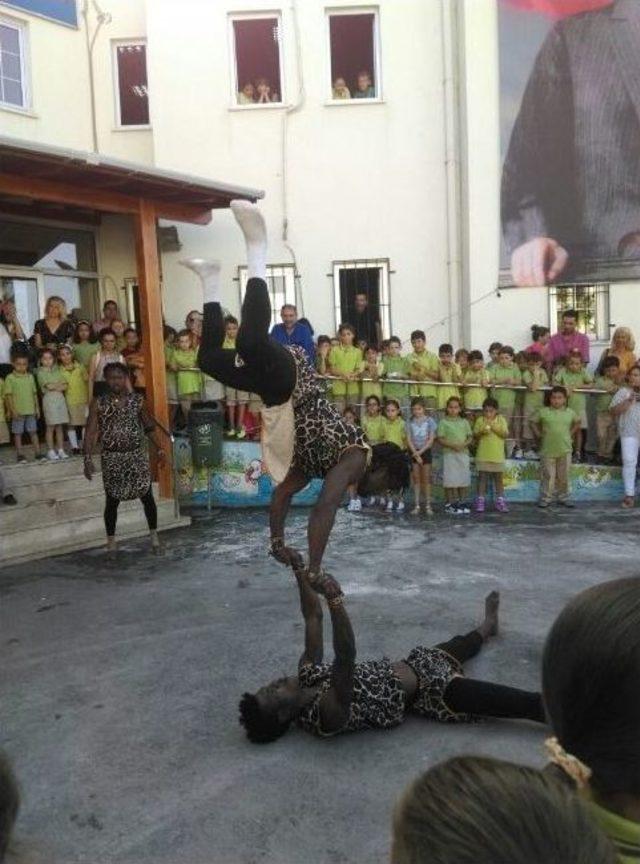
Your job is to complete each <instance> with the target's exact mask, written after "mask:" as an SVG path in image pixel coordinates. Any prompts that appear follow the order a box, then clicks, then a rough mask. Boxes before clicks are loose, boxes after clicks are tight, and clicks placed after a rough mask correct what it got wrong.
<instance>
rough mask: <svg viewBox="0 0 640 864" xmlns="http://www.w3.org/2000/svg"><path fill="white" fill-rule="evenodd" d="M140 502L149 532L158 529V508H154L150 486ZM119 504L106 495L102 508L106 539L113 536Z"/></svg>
mask: <svg viewBox="0 0 640 864" xmlns="http://www.w3.org/2000/svg"><path fill="white" fill-rule="evenodd" d="M140 500H141V501H142V506H143V507H144V515H145V516H146V517H147V525H148V526H149V531H155V530H156V529H157V527H158V508H157V507H156V502H155V500H154V497H153V490H152V489H151V486H149V488H148V489H147V491H146V492H145V494H144V495H142V496H141V498H140ZM119 504H120V501H119V499H118V498H111V496H110V495H107V500H106V503H105V507H104V524H105V527H106V529H107V537H114V536H115V533H116V522H117V521H118V505H119Z"/></svg>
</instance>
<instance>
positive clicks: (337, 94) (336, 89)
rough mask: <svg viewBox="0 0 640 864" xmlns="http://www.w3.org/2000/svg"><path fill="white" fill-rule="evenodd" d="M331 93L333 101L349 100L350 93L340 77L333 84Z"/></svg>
mask: <svg viewBox="0 0 640 864" xmlns="http://www.w3.org/2000/svg"><path fill="white" fill-rule="evenodd" d="M332 93H333V98H334V99H351V91H350V90H349V88H348V87H347V82H346V81H345V80H344V78H342V77H341V76H339V77H338V78H336V80H335V81H334V82H333V90H332Z"/></svg>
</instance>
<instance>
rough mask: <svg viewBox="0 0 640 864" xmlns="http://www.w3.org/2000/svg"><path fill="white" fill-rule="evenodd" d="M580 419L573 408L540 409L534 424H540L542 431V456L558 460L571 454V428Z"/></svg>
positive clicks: (534, 416)
mask: <svg viewBox="0 0 640 864" xmlns="http://www.w3.org/2000/svg"><path fill="white" fill-rule="evenodd" d="M578 419H579V417H578V415H577V414H576V412H575V411H572V410H571V408H540V409H539V410H538V411H537V412H536V413H535V414H534V415H533V421H534V423H539V424H540V427H541V429H542V445H541V447H540V455H541V456H550V457H551V458H553V459H556V458H558V457H559V456H566V455H567V453H571V450H572V449H573V446H572V445H573V442H572V440H571V427H572V426H573V424H574V423H575V421H576V420H578Z"/></svg>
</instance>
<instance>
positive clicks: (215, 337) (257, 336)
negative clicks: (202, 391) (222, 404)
mask: <svg viewBox="0 0 640 864" xmlns="http://www.w3.org/2000/svg"><path fill="white" fill-rule="evenodd" d="M270 323H271V302H270V300H269V289H268V288H267V283H266V282H265V281H264V279H249V281H248V283H247V291H246V294H245V296H244V302H243V304H242V320H241V322H240V328H239V330H238V338H237V339H236V351H234V350H232V349H225V348H223V347H222V343H223V341H224V335H225V332H224V318H223V316H222V307H221V306H220V304H219V303H205V304H204V321H203V322H202V341H201V344H200V352H199V354H198V364H199V366H200V368H201V369H202V371H203V372H205V373H206V374H207V375H211V377H212V378H216V379H217V380H218V381H220V382H221V383H222V384H225V385H226V386H227V387H233V388H234V389H236V390H244V391H245V392H247V393H257V394H258V396H260V398H261V399H262V401H263V402H264V404H265V405H266V406H267V407H270V406H272V405H283V404H284V403H285V402H286V401H287V400H288V399H289V397H290V396H291V394H292V393H293V388H294V387H295V384H296V364H295V360H294V359H293V356H292V355H291V352H290V351H288V350H287V349H286V348H285V347H284V345H280V343H279V342H276V341H275V340H274V339H271V338H270V337H269V325H270ZM240 357H241V358H242V365H238V363H237V360H238V359H239V358H240Z"/></svg>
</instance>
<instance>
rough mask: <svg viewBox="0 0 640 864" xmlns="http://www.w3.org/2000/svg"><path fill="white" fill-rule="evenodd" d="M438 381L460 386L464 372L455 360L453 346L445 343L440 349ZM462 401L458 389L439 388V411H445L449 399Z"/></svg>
mask: <svg viewBox="0 0 640 864" xmlns="http://www.w3.org/2000/svg"><path fill="white" fill-rule="evenodd" d="M438 381H440V382H442V383H444V384H459V383H460V382H461V381H462V371H461V369H460V367H459V366H458V364H457V363H455V362H454V360H453V345H449V344H448V343H446V342H445V344H444V345H441V346H440V347H439V348H438ZM453 398H455V399H458V400H459V399H460V391H459V390H458V388H457V387H438V410H439V411H444V410H445V409H446V407H447V404H448V402H449V399H453Z"/></svg>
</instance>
